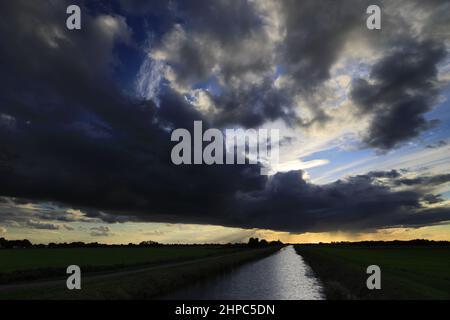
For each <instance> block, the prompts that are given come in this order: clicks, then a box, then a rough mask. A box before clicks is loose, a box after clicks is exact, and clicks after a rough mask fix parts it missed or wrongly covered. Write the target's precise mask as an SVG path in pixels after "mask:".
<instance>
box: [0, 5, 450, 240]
mask: <svg viewBox="0 0 450 320" xmlns="http://www.w3.org/2000/svg"><path fill="white" fill-rule="evenodd" d="M42 3H43V4H44V5H42ZM67 3H68V2H63V1H60V2H39V3H38V2H32V1H14V2H1V4H0V11H1V12H2V22H1V23H0V39H1V46H0V70H2V72H1V76H0V93H1V94H0V115H1V116H2V117H1V118H0V121H1V122H0V124H1V125H0V150H1V153H0V154H1V158H0V181H1V183H0V195H2V196H7V197H16V198H19V199H17V200H15V202H16V203H15V205H16V206H18V205H20V204H28V203H30V202H34V203H47V202H50V203H56V204H58V205H60V206H61V208H63V207H64V206H66V207H71V208H74V209H79V210H81V211H82V212H83V215H84V217H85V218H86V219H100V220H102V221H105V222H111V223H112V222H125V221H161V222H162V221H164V222H178V223H182V222H185V223H201V224H218V225H226V226H236V227H250V228H253V227H255V228H270V229H277V230H287V231H295V232H303V231H331V230H344V229H345V230H361V229H367V228H377V227H390V226H397V225H405V226H408V225H414V226H415V225H426V224H427V223H428V222H430V223H436V222H438V221H445V220H449V219H450V216H449V212H448V211H445V210H446V209H445V210H444V209H442V210H441V211H440V210H437V209H436V210H433V211H429V213H427V214H426V215H425V214H423V215H422V212H424V210H426V208H424V207H422V204H421V202H422V200H426V199H428V200H426V201H428V202H430V201H429V200H430V199H431V198H430V196H429V194H430V192H429V190H426V194H423V192H422V191H419V190H414V186H415V184H411V183H410V184H411V186H410V187H411V189H412V190H409V191H398V190H396V189H395V188H394V187H393V186H392V185H395V181H400V180H399V179H401V178H402V177H401V173H395V172H393V171H391V172H375V173H370V174H367V175H362V176H357V177H353V178H349V179H347V180H342V181H338V182H335V183H331V184H328V185H322V186H319V185H314V184H311V183H308V182H307V181H305V180H304V179H303V178H302V175H301V172H289V173H279V174H277V175H275V176H273V177H271V178H267V177H263V176H260V166H259V165H241V166H210V167H208V166H203V165H198V166H175V165H173V164H172V163H171V159H170V151H171V148H172V146H173V144H172V143H171V142H170V133H171V130H172V129H175V128H187V129H189V130H190V131H192V125H193V121H194V120H203V121H204V127H205V129H206V127H209V126H211V125H215V124H216V123H221V124H226V123H242V124H244V125H246V126H255V125H258V124H261V123H263V122H264V121H265V120H267V119H276V118H279V117H281V118H283V117H285V115H289V114H290V112H291V111H290V110H289V108H288V106H287V105H288V102H287V101H286V99H289V98H286V97H284V96H283V95H280V92H277V91H276V90H275V89H274V88H271V87H270V86H269V85H268V84H267V82H265V81H262V82H261V83H259V84H258V85H257V86H253V85H250V86H246V87H245V88H244V87H242V88H241V87H240V86H237V87H236V88H232V87H231V86H232V83H233V81H235V80H233V76H231V75H232V74H234V73H235V72H237V71H236V70H240V68H242V70H241V71H242V73H238V74H239V77H240V76H241V75H242V76H245V75H246V74H248V73H253V74H254V75H256V76H257V77H260V78H261V79H263V80H265V79H266V75H265V72H266V70H267V68H268V67H266V66H265V63H262V64H261V65H259V66H256V65H255V64H252V63H249V64H246V63H244V64H242V63H239V61H240V59H236V60H234V61H226V62H224V64H223V66H224V67H225V69H224V71H223V77H224V79H225V83H228V82H230V83H229V85H230V88H225V92H227V96H224V97H220V99H219V100H220V101H219V102H220V103H219V104H220V106H219V109H220V108H222V109H223V113H222V114H220V115H218V116H217V117H213V118H212V119H211V118H207V117H206V116H204V115H203V114H201V113H200V112H198V111H196V110H195V109H194V108H193V107H192V105H190V104H189V103H188V102H187V101H186V99H185V98H184V97H183V96H182V95H180V94H179V93H177V92H174V91H173V90H171V89H170V88H167V87H166V88H164V90H162V91H161V95H160V96H159V97H158V98H159V100H160V104H159V106H156V105H155V104H154V103H153V102H151V101H141V100H137V99H135V98H133V97H130V96H128V95H127V94H125V93H124V92H123V88H121V87H120V85H119V84H118V83H117V81H116V76H117V75H116V74H115V71H116V68H117V67H118V66H120V64H121V63H122V62H123V61H119V60H118V56H117V55H116V54H115V53H116V51H115V49H116V47H117V46H118V45H119V44H122V45H124V44H127V43H128V41H129V38H130V37H131V35H132V32H131V30H130V29H129V27H128V25H127V23H126V19H125V18H124V17H121V16H118V15H114V14H100V13H94V12H91V11H89V10H87V11H84V12H85V13H84V15H83V21H84V23H85V25H84V26H85V27H84V28H83V29H82V30H81V31H79V32H70V31H68V30H66V29H65V27H64V23H65V17H66V15H65V5H66V4H67ZM223 3H225V2H220V4H218V7H212V6H211V5H210V4H209V2H208V3H206V2H203V5H201V4H200V3H197V2H195V3H194V2H193V3H192V5H193V6H194V5H197V7H196V9H195V10H194V11H192V12H191V11H189V10H191V9H192V8H194V7H189V6H187V5H185V6H186V7H183V6H180V8H179V10H180V11H179V12H182V13H183V17H184V18H185V19H186V16H188V15H194V14H200V13H201V15H202V16H204V17H206V18H205V19H204V20H199V19H197V20H194V21H193V22H191V23H192V25H191V26H189V25H188V26H187V27H186V28H187V29H188V30H189V28H191V30H194V31H195V32H200V30H203V29H208V28H207V26H209V25H210V26H211V28H209V29H208V31H207V33H208V34H207V37H209V38H211V39H213V38H218V39H219V40H217V41H218V43H220V44H223V45H224V46H225V47H226V48H227V50H232V49H233V50H236V48H237V49H239V48H241V47H240V45H241V44H239V37H242V38H244V39H249V38H248V37H250V36H251V35H254V33H253V31H254V29H253V28H254V27H255V26H256V28H257V30H260V31H261V29H258V28H260V27H261V26H260V21H258V19H257V18H256V17H255V16H254V14H253V13H252V12H250V11H249V9H248V8H249V7H248V6H249V5H248V4H246V3H244V2H239V1H236V2H233V3H234V5H233V6H231V7H228V6H224V5H223ZM222 5H223V8H222ZM305 6H306V7H305V8H309V7H308V6H312V2H311V3H309V4H308V5H306V4H305ZM190 8H191V9H190ZM219 9H220V10H219ZM222 9H223V10H222ZM214 10H218V11H217V12H215V11H214ZM292 10H294V9H292ZM308 10H309V11H308ZM308 10H306V12H312V11H311V10H312V8H309V9H308ZM197 11H198V13H197ZM198 17H200V16H198ZM233 17H235V18H236V19H238V22H236V23H233V22H234V19H233ZM319 17H321V18H320V19H323V20H327V16H326V15H325V14H324V15H323V16H322V15H320V16H319ZM304 18H305V19H306V18H308V17H307V16H304ZM310 19H314V18H312V17H310V18H309V19H306V22H305V23H306V24H305V25H304V26H303V27H304V28H305V30H307V29H308V28H311V26H313V25H314V24H315V23H317V22H314V23H313V24H311V23H312V22H311V21H310ZM241 20H242V21H241ZM294 20H295V19H294ZM308 21H309V22H308ZM292 23H294V22H293V21H292ZM227 26H232V27H231V30H232V31H233V32H229V33H228V34H223V35H222V33H226V29H227ZM324 28H325V27H324ZM11 30H14V32H11ZM324 32H325V33H328V32H331V31H330V30H329V29H327V28H325V30H324ZM317 36H320V34H317ZM329 37H331V36H329ZM263 38H264V37H263ZM295 38H296V36H295V37H294V36H293V39H295ZM256 39H260V38H259V36H258V37H257V38H256ZM298 39H300V38H298ZM295 42H296V41H294V40H292V41H291V42H290V44H291V45H294V44H295ZM255 43H259V41H257V42H255ZM262 44H264V43H262ZM183 45H187V44H185V43H184V42H183ZM317 46H318V47H317V50H319V51H320V50H323V49H326V50H330V51H332V50H335V48H336V50H339V49H340V46H339V45H338V44H337V43H335V44H333V45H330V47H326V46H325V47H321V46H319V44H317ZM191 49H192V50H194V53H193V54H192V55H191V56H192V68H193V70H194V71H192V73H191V71H190V70H188V71H180V73H179V74H180V75H181V76H182V77H183V75H184V74H185V75H186V77H187V78H189V77H191V76H192V77H194V78H195V79H194V80H195V81H197V80H199V81H200V80H202V79H203V77H204V76H205V75H206V74H207V73H205V68H206V69H207V68H209V66H206V67H205V66H204V65H202V64H203V63H204V61H200V60H198V61H197V60H196V59H201V57H196V54H197V52H196V50H197V48H189V50H191ZM257 49H258V50H257V51H259V49H260V48H257ZM189 50H187V51H188V53H189ZM298 50H300V51H305V50H306V51H305V52H304V53H305V56H307V57H310V58H311V59H312V60H311V59H310V60H311V61H312V62H311V63H312V64H311V65H308V64H306V65H305V67H301V68H299V69H295V70H297V71H298V72H299V73H298V74H300V73H302V72H306V73H307V72H310V71H311V72H312V70H313V68H312V66H313V64H316V63H319V64H322V63H323V64H324V65H325V66H327V65H328V66H330V65H331V64H332V63H331V61H332V60H334V59H335V55H333V54H331V53H327V54H325V53H324V55H330V57H327V56H324V57H317V58H316V57H314V52H313V51H311V52H310V51H308V50H309V49H308V48H306V47H304V44H303V46H302V45H300V47H299V49H298ZM430 50H431V53H434V54H435V57H436V59H437V56H439V55H438V53H436V52H438V51H436V52H435V51H433V50H434V49H433V50H432V49H430ZM436 50H437V49H436ZM183 52H184V51H183ZM292 54H294V53H292ZM187 56H190V55H189V54H187ZM299 57H300V56H299ZM419 57H422V56H421V55H419ZM182 58H183V59H184V58H185V56H183V57H182ZM260 58H261V59H260V61H264V59H265V56H264V55H262V56H260ZM315 59H317V61H316V62H314V61H315ZM429 59H430V58H429V57H428V56H427V57H425V56H424V57H423V60H424V61H428V60H429ZM256 60H258V59H256ZM294 60H295V56H293V57H292V59H290V60H288V61H289V64H291V63H292V64H294V63H295V61H294ZM387 60H389V59H387ZM431 60H432V61H431V62H430V64H433V61H434V60H433V59H431ZM180 61H181V62H183V64H188V63H190V62H191V59H188V60H186V61H184V60H180ZM420 61H422V60H420ZM196 64H198V65H196ZM257 64H258V63H257ZM260 66H263V67H260ZM184 67H186V66H183V68H184ZM325 69H326V68H325ZM325 69H324V70H325ZM195 70H197V71H195ZM227 70H228V71H227ZM375 70H378V69H377V68H375ZM380 70H381V71H377V72H374V74H375V77H376V79H378V78H380V79H384V78H386V77H385V76H384V72H383V68H381V67H380ZM424 70H425V69H424ZM300 71H301V72H300ZM228 74H229V75H228ZM295 74H297V73H295ZM430 74H431V75H433V73H432V72H431V73H429V74H428V75H430ZM316 76H317V77H316ZM312 77H314V78H315V79H317V81H322V80H323V79H325V78H326V77H327V73H326V71H320V72H318V73H317V75H316V74H312ZM416 78H417V79H416V80H415V81H413V83H417V85H414V86H412V88H414V89H415V90H418V89H419V87H421V86H420V85H421V84H423V83H427V80H426V79H425V80H420V79H422V78H421V77H420V76H416ZM427 79H428V78H427ZM189 81H191V80H189ZM406 83H407V84H408V85H405V86H406V87H407V88H411V85H410V84H409V83H410V82H408V81H406ZM258 88H259V89H263V90H264V94H262V92H260V91H258ZM368 89H372V88H371V87H369V88H368ZM227 90H228V91H227ZM419 91H420V90H419ZM243 101H245V102H246V103H249V104H251V105H252V106H251V107H248V106H245V105H244V104H243V103H242V104H239V102H243ZM285 105H286V110H280V106H285ZM227 117H229V118H227ZM211 122H212V123H211ZM379 179H391V180H392V183H391V184H390V185H388V184H386V183H384V184H383V183H381V182H380V181H378V180H379ZM436 179H437V178H436ZM405 181H406V180H405ZM437 182H438V181H436V183H437ZM436 183H433V184H434V185H435V184H436ZM402 184H405V183H402ZM425 195H427V198H426V199H425V198H424V197H425ZM20 199H22V200H20ZM23 199H26V200H23ZM2 205H4V203H2ZM18 208H20V206H19V207H18ZM10 209H11V208H10V207H7V208H6V209H5V210H2V211H1V212H0V220H1V221H11V220H12V221H14V219H17V221H19V220H20V222H21V223H26V221H28V220H26V219H27V218H28V219H29V218H30V213H29V212H28V213H23V212H22V211H20V212H19V211H14V210H10ZM41 209H42V208H41ZM41 209H40V210H38V212H37V213H33V214H35V216H34V217H35V218H39V219H41V220H45V221H47V222H49V220H51V219H52V218H53V220H55V221H62V222H70V221H71V220H77V219H79V217H77V218H75V217H74V216H73V215H71V214H70V213H67V212H63V211H58V209H48V210H41ZM17 210H19V209H17ZM419 214H420V215H421V216H420V218H418V217H416V216H417V215H419ZM409 218H410V219H411V220H408V219H409ZM30 221H31V220H30ZM33 221H34V220H33ZM77 221H79V220H77ZM410 221H411V222H410ZM37 223H38V224H39V226H41V227H42V226H43V224H46V223H44V222H37ZM27 224H28V226H29V227H38V225H37V224H36V222H33V224H29V223H27ZM91 232H92V233H96V235H100V234H102V235H105V234H110V233H109V229H108V230H106V229H104V230H91Z"/></svg>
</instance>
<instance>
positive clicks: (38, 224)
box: [27, 220, 60, 230]
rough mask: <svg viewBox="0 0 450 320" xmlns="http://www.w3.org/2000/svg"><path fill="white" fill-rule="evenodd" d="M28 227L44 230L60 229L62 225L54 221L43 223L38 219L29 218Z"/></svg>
mask: <svg viewBox="0 0 450 320" xmlns="http://www.w3.org/2000/svg"><path fill="white" fill-rule="evenodd" d="M27 227H29V228H33V229H43V230H59V228H60V226H59V225H57V224H53V223H43V222H40V221H36V220H28V222H27Z"/></svg>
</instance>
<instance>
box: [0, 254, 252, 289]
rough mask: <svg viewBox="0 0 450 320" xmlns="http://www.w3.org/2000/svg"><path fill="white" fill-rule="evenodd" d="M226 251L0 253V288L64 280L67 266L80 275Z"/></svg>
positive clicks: (182, 259)
mask: <svg viewBox="0 0 450 320" xmlns="http://www.w3.org/2000/svg"><path fill="white" fill-rule="evenodd" d="M236 250H245V249H237V248H226V247H215V246H211V247H208V246H205V247H156V248H128V247H122V248H121V247H112V248H62V249H46V248H42V249H40V248H39V249H7V250H0V262H1V263H0V284H1V283H10V282H14V281H21V280H35V279H39V278H46V277H53V276H65V270H66V268H67V266H69V265H72V264H75V265H78V266H80V267H81V269H82V270H83V271H85V272H86V271H87V272H90V271H104V270H112V269H118V268H122V267H131V266H141V265H153V264H160V263H169V262H177V261H185V260H189V259H198V258H204V257H208V256H213V255H218V254H226V253H230V252H235V251H236Z"/></svg>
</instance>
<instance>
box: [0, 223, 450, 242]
mask: <svg viewBox="0 0 450 320" xmlns="http://www.w3.org/2000/svg"><path fill="white" fill-rule="evenodd" d="M71 226H72V228H73V230H67V229H66V228H65V227H64V226H61V229H58V230H44V229H34V228H23V227H19V226H12V227H1V228H0V237H4V238H7V239H25V238H26V239H29V240H30V241H32V242H33V243H49V242H73V241H84V242H100V243H107V244H115V243H117V244H120V243H125V244H126V243H130V242H132V243H138V242H141V241H144V240H153V241H157V242H160V243H229V242H232V243H239V242H246V241H248V238H250V237H258V238H260V239H266V240H268V241H272V240H281V241H282V242H284V243H318V242H337V241H363V240H385V241H390V240H412V239H429V240H450V224H441V225H435V226H427V227H421V228H390V229H380V230H376V231H369V232H359V233H357V232H321V233H312V232H307V233H301V234H294V233H289V232H278V231H273V230H261V229H240V228H229V227H222V226H212V225H193V224H167V223H122V224H118V223H116V224H108V225H106V224H96V223H89V224H87V223H75V224H71Z"/></svg>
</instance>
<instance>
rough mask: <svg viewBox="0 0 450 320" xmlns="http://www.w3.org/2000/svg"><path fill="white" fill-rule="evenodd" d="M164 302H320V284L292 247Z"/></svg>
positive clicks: (169, 296) (177, 292)
mask: <svg viewBox="0 0 450 320" xmlns="http://www.w3.org/2000/svg"><path fill="white" fill-rule="evenodd" d="M164 299H193V300H196V299H213V300H214V299H224V300H246V299H248V300H270V299H272V300H305V299H308V300H316V299H317V300H318V299H324V296H323V294H322V287H321V285H320V282H319V281H318V280H317V278H315V276H314V274H313V273H312V271H311V269H310V268H309V266H308V265H306V263H305V262H304V261H303V259H302V257H301V256H299V255H298V254H297V253H296V252H295V250H294V248H293V247H292V246H289V247H285V248H283V249H281V250H280V251H278V252H277V253H275V254H273V255H270V256H268V257H266V258H263V259H261V260H257V261H255V262H250V263H247V264H244V265H243V266H241V267H238V268H236V269H234V270H233V271H232V272H229V273H225V274H223V275H221V276H218V277H216V278H213V279H209V280H207V281H203V282H200V283H197V284H194V285H192V286H190V287H187V288H185V289H181V290H179V291H176V292H174V293H172V294H170V295H168V296H166V297H164Z"/></svg>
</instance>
